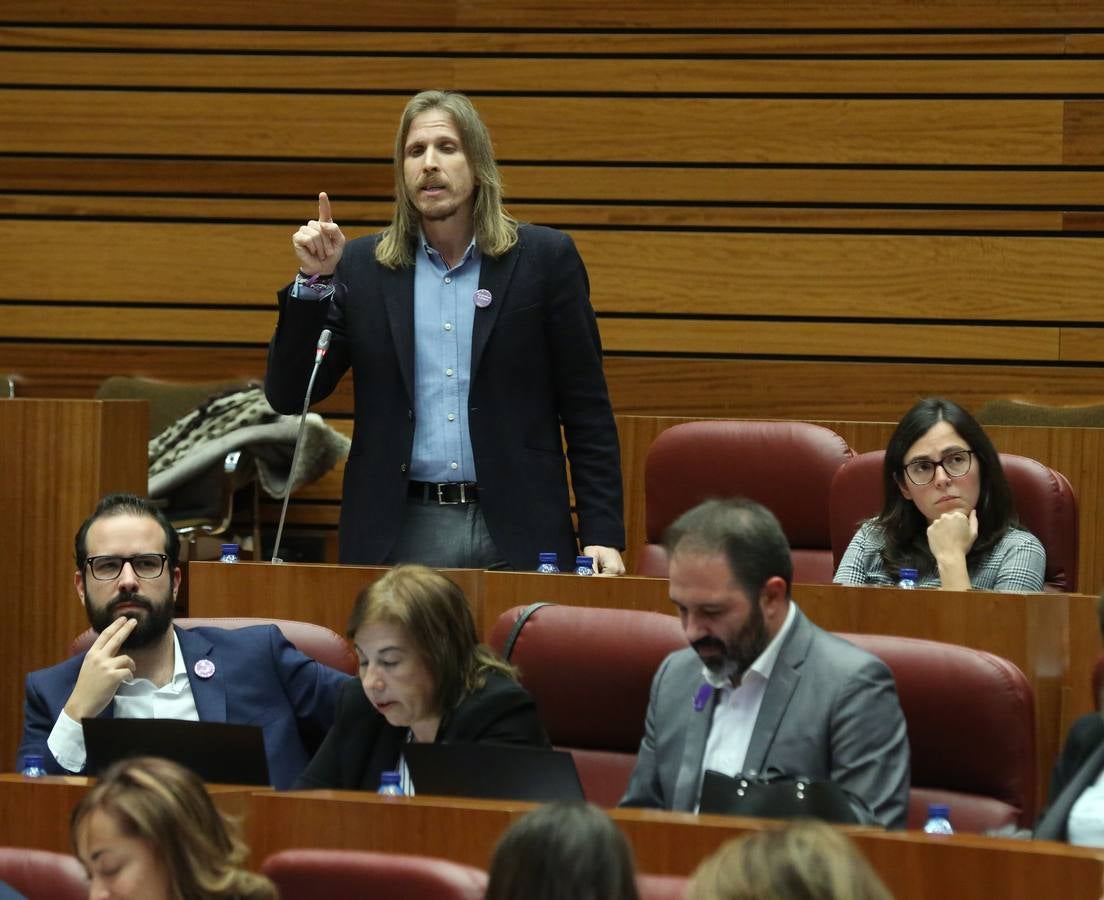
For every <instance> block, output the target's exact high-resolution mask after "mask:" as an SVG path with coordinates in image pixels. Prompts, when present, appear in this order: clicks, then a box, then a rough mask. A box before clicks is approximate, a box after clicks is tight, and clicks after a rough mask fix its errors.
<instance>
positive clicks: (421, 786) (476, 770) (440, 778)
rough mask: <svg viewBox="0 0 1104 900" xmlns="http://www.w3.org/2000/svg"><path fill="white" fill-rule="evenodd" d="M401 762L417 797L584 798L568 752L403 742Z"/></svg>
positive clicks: (529, 748) (507, 746)
mask: <svg viewBox="0 0 1104 900" xmlns="http://www.w3.org/2000/svg"><path fill="white" fill-rule="evenodd" d="M403 758H404V759H405V760H406V767H407V768H408V769H409V770H410V780H411V781H412V782H413V784H414V792H415V793H416V794H418V795H419V796H421V795H424V794H437V795H440V796H443V797H478V798H482V799H487V800H535V801H537V802H541V803H545V802H549V801H552V800H584V799H585V797H584V796H583V785H582V783H581V782H580V781H579V773H578V771H577V770H576V768H575V760H574V759H573V758H572V756H571V754H570V753H569V752H567V751H566V750H546V749H543V748H540V747H519V746H513V745H508V744H460V743H458V744H405V745H404V746H403Z"/></svg>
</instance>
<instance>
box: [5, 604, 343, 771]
mask: <svg viewBox="0 0 1104 900" xmlns="http://www.w3.org/2000/svg"><path fill="white" fill-rule="evenodd" d="M176 639H177V640H178V641H179V642H180V652H181V655H182V656H183V657H184V665H185V667H186V668H187V670H188V681H189V683H190V684H191V687H192V696H193V697H194V698H195V704H196V711H197V712H198V713H199V718H200V721H203V722H231V723H233V724H235V725H260V726H261V728H262V729H263V731H264V744H265V756H267V757H268V774H269V777H270V779H271V780H272V784H273V786H275V787H277V788H288V787H290V786H291V784H292V782H293V781H294V780H295V778H296V776H297V775H298V774H299V773H300V772H301V771H302V770H303V767H304V766H305V765H306V764H307V762H308V760H309V759H310V751H311V749H313V748H311V747H308V746H306V745H305V744H304V737H305V736H307V737H308V742H309V735H311V734H312V733H313V734H314V735H316V736H318V738H319V739H320V737H321V735H322V734H325V733H326V731H327V730H328V729H329V728H330V726H331V725H332V724H333V721H334V715H335V712H336V707H337V696H338V692H339V689H340V688H341V685H343V684H344V683H345V682H347V681H351V682H352V683H353V684H355V685H358V686H359V682H357V681H356V680H355V679H352V678H350V677H349V676H348V675H346V674H345V673H343V672H338V671H337V670H336V669H331V668H329V667H328V666H324V665H322V664H321V663H319V662H316V661H315V660H313V659H311V658H310V657H309V656H304V655H303V654H302V653H300V652H299V651H298V650H296V649H295V647H294V646H292V644H291V643H290V642H289V641H288V640H287V638H285V637H284V635H283V633H282V632H281V631H280V629H279V628H277V627H276V626H275V625H254V626H249V627H246V628H177V629H176ZM84 657H85V654H83V653H81V654H78V655H77V656H72V657H70V658H69V659H67V660H65V662H62V663H59V664H58V665H56V666H51V667H50V668H48V669H39V670H38V671H37V672H32V673H31V674H30V675H28V676H27V682H26V698H25V700H24V704H23V739H22V741H21V742H20V746H19V755H18V759H19V760H22V759H23V757H24V756H25V755H27V754H28V753H39V754H41V755H42V756H43V758H44V759H45V761H46V771H47V772H49V773H50V774H52V775H69V774H74V773H71V772H68V771H67V770H65V769H63V768H62V767H61V766H60V765H58V762H57V760H56V759H54V756H53V754H52V753H50V750H49V748H48V747H47V746H46V739H47V738H48V737H49V736H50V731H51V730H52V729H53V727H54V723H55V722H57V719H58V716H60V715H61V711H62V709H64V708H65V703H66V701H67V700H68V699H69V695H70V694H71V693H72V692H73V686H74V685H75V684H76V683H77V675H78V673H79V672H80V668H81V664H82V663H83V662H84ZM200 659H207V660H210V661H211V662H212V663H214V667H215V668H214V673H213V674H212V675H211V677H209V678H200V677H199V676H198V675H196V672H195V669H196V662H198V661H199V660H200ZM114 714H115V703H114V701H112V702H111V703H109V704H108V705H107V707H106V709H104V711H103V712H102V713H100V718H111V717H113V716H114ZM17 768H18V767H17Z"/></svg>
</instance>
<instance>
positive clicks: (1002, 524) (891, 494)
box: [875, 397, 1018, 574]
mask: <svg viewBox="0 0 1104 900" xmlns="http://www.w3.org/2000/svg"><path fill="white" fill-rule="evenodd" d="M938 422H947V423H948V424H950V426H951V427H952V428H954V430H955V431H957V432H958V434H959V435H960V436H961V437H962V439H963V440H964V441H965V442H966V443H967V444H968V445H969V449H970V450H972V451H973V453H974V461H973V465H975V466H978V467H979V469H980V476H981V477H980V492H979V494H978V502H977V518H978V536H977V540H976V541H974V545H973V547H971V548H970V552H969V553H967V554H966V563H967V565H972V564H973V563H974V562H975V561H977V560H978V559H981V558H982V557H984V556H985V555H986V554H987V553H988V552H989V551H990V550H991V549H992V548H993V547H994V546H995V545H996V544H997V543H998V542H999V541H1000V539H1001V538H1002V537H1004V534H1005V532H1007V531H1008V529H1009V528H1011V527H1012V526H1014V525H1016V524H1017V521H1018V520H1017V518H1016V504H1015V501H1014V500H1013V498H1012V489H1011V488H1010V487H1009V486H1008V481H1007V479H1005V477H1004V469H1003V468H1002V467H1001V462H1000V456H999V455H998V453H997V450H996V448H995V447H994V446H993V442H992V441H991V440H989V435H987V434H986V433H985V430H984V429H983V428H982V427H981V426H980V425H979V424H978V423H977V420H975V419H974V417H973V416H971V415H970V414H969V413H968V412H966V410H964V409H963V408H962V407H961V406H959V405H958V404H957V403H955V402H954V401H953V400H946V399H944V398H942V397H925V398H924V399H923V400H920V401H919V402H918V403H917V404H916V405H915V406H913V407H912V409H910V410H909V411H908V412H907V413H905V415H904V416H903V417H902V419H901V421H900V422H898V423H897V428H896V429H895V430H894V432H893V436H892V437H891V438H890V439H889V446H887V447H886V452H885V462H884V463H883V466H882V490H883V491H884V493H885V501H884V504H883V506H882V511H881V512H880V513H879V514H878V517H877V518H876V519H875V522H876V523H877V524H878V525H879V526H880V527H881V530H882V533H883V535H884V537H885V547H884V549H883V550H882V559H883V560H884V561H885V566H886V569H887V571H889V572H892V573H897V572H899V571H900V569H901V567H902V566H906V567H910V568H915V569H917V570H919V571H920V573H921V574H925V573H930V572H932V571H934V570H935V558H934V557H933V556H932V552H931V549H930V548H929V547H928V536H927V530H928V520H927V519H925V518H924V516H923V515H922V514H921V512H920V510H918V509H917V508H916V504H915V503H913V502H912V501H911V500H909V499H908V498H907V497H905V496H904V495H903V494H902V493H901V489H900V488H901V485H902V484H904V483H905V479H906V478H907V477H908V476H907V475H906V474H905V454H906V453H908V450H909V447H911V446H912V445H913V444H915V443H916V442H917V441H918V440H920V438H922V437H923V436H924V435H925V434H927V433H928V431H929V430H930V429H931V428H932V427H933V426H934V425H936V424H937V423H938Z"/></svg>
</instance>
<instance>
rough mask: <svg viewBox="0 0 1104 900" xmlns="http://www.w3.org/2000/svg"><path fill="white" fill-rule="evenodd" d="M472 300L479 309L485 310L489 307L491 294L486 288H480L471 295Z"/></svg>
mask: <svg viewBox="0 0 1104 900" xmlns="http://www.w3.org/2000/svg"><path fill="white" fill-rule="evenodd" d="M472 300H474V301H475V305H476V306H477V307H479V309H486V308H487V307H488V306H490V305H491V292H490V291H488V290H487V289H486V288H480V289H479V290H478V291H476V292H475V293H474V294H473V295H472Z"/></svg>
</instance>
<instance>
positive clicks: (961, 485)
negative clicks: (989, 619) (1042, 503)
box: [833, 397, 1046, 592]
mask: <svg viewBox="0 0 1104 900" xmlns="http://www.w3.org/2000/svg"><path fill="white" fill-rule="evenodd" d="M882 485H883V489H884V492H885V502H884V505H883V507H882V511H881V513H879V514H878V515H877V516H876V517H875V518H873V519H871V520H869V521H867V522H864V523H863V524H862V526H861V527H860V528H859V530H858V532H857V533H856V534H855V536H854V537H853V538H852V539H851V544H850V545H849V546H848V548H847V552H846V553H844V555H843V559H842V560H841V561H840V565H839V569H838V570H837V571H836V575H835V578H834V579H833V580H834V581H835V582H836V583H837V584H881V585H892V584H896V583H897V581H898V580H899V579H900V572H901V569H903V568H909V569H916V570H917V572H918V574H919V578H918V579H917V585H918V586H919V587H936V588H942V589H943V590H947V591H968V590H970V589H971V588H975V589H978V590H991V591H1017V592H1026V591H1041V590H1042V589H1043V576H1044V573H1045V570H1046V551H1045V550H1043V545H1042V544H1040V543H1039V541H1038V539H1037V538H1036V537H1035V536H1034V535H1033V534H1031V533H1030V532H1028V531H1025V530H1023V529H1022V528H1020V527H1018V521H1017V518H1016V510H1015V504H1014V502H1013V499H1012V491H1011V489H1010V488H1009V487H1008V482H1007V480H1005V477H1004V470H1003V469H1002V468H1001V463H1000V456H999V455H998V454H997V451H996V449H995V448H994V447H993V442H992V441H990V440H989V436H988V435H987V434H986V433H985V431H984V430H983V429H982V427H981V426H980V425H979V424H978V423H977V422H976V421H975V420H974V417H973V416H971V415H970V414H969V413H968V412H966V410H964V409H963V408H962V407H961V406H959V405H958V404H957V403H954V402H953V401H951V400H945V399H943V398H940V397H928V398H926V399H924V400H921V401H920V402H919V403H917V404H916V405H915V406H913V407H912V409H910V410H909V411H908V412H907V413H905V415H904V418H902V419H901V421H900V422H898V423H897V428H896V430H895V431H894V432H893V436H892V437H891V438H890V439H889V446H888V447H886V453H885V463H884V465H883V469H882Z"/></svg>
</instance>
